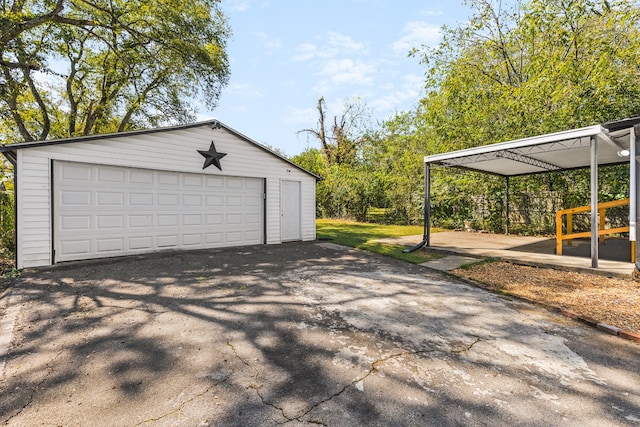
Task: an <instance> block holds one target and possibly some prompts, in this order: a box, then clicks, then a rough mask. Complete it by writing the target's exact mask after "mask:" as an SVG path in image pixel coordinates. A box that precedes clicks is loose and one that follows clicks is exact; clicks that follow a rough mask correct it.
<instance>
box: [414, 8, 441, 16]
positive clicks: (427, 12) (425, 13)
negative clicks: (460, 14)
mask: <svg viewBox="0 0 640 427" xmlns="http://www.w3.org/2000/svg"><path fill="white" fill-rule="evenodd" d="M420 15H423V16H442V15H444V13H443V12H442V11H441V10H434V9H427V10H423V11H422V12H420Z"/></svg>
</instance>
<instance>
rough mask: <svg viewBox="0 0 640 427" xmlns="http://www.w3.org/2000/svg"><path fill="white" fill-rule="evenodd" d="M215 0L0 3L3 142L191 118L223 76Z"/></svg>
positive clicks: (224, 29)
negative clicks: (194, 102) (195, 103)
mask: <svg viewBox="0 0 640 427" xmlns="http://www.w3.org/2000/svg"><path fill="white" fill-rule="evenodd" d="M218 3H219V0H196V1H192V2H183V1H179V0H158V1H153V2H147V1H142V0H109V1H105V0H37V1H35V0H26V1H25V0H12V1H4V2H2V4H1V5H0V30H1V32H0V33H1V34H2V35H1V36H0V55H1V57H0V100H1V103H2V109H1V110H0V134H1V135H2V137H3V139H4V140H5V142H14V141H32V140H36V139H39V140H42V139H46V138H50V137H67V136H76V135H87V134H92V133H104V132H111V131H123V130H127V129H131V128H141V127H147V126H156V125H159V124H165V123H172V122H185V121H188V120H191V119H193V110H192V109H191V108H190V106H189V105H188V103H187V102H186V101H185V100H186V99H188V98H189V97H192V96H198V95H200V96H201V97H203V98H204V100H205V102H206V103H207V104H208V105H210V106H214V105H215V103H216V101H217V99H218V96H219V94H220V90H221V88H222V87H223V86H224V85H225V84H226V83H227V80H228V74H229V70H228V60H227V55H226V52H225V48H226V41H227V38H228V37H229V34H230V29H229V27H228V25H227V22H226V18H225V16H224V15H223V13H222V12H221V10H220V9H219V7H218Z"/></svg>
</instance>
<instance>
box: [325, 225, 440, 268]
mask: <svg viewBox="0 0 640 427" xmlns="http://www.w3.org/2000/svg"><path fill="white" fill-rule="evenodd" d="M437 231H440V230H437V229H435V230H434V229H431V232H437ZM316 233H317V237H318V239H331V240H332V241H333V242H334V243H339V244H341V245H345V246H351V247H352V248H358V249H364V250H367V251H370V252H375V253H377V254H381V255H386V256H389V257H393V258H397V259H401V260H404V261H408V262H411V263H414V264H421V263H423V262H427V261H431V260H434V259H438V258H441V257H442V255H441V254H439V253H437V252H434V251H431V250H429V249H420V250H417V251H415V252H411V253H408V254H405V253H403V252H402V251H403V249H406V248H407V247H406V246H404V245H397V244H387V243H381V242H376V241H375V240H378V239H384V238H389V237H403V236H418V235H419V236H422V233H423V229H422V226H420V225H383V224H369V223H362V222H355V221H346V220H338V219H318V220H317V221H316ZM418 243H420V237H418V238H416V241H415V244H418Z"/></svg>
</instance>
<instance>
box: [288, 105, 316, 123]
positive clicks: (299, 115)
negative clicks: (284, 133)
mask: <svg viewBox="0 0 640 427" xmlns="http://www.w3.org/2000/svg"><path fill="white" fill-rule="evenodd" d="M317 114H318V113H317V111H316V109H314V108H296V107H289V108H287V111H286V112H285V116H284V117H283V118H282V121H283V122H285V123H291V124H302V125H305V126H311V125H313V124H314V123H315V121H316V120H317V119H318V118H317Z"/></svg>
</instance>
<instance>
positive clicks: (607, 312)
mask: <svg viewBox="0 0 640 427" xmlns="http://www.w3.org/2000/svg"><path fill="white" fill-rule="evenodd" d="M452 273H454V274H456V275H458V276H461V277H466V278H468V279H472V280H475V281H477V282H480V283H484V284H487V285H491V286H495V288H496V289H497V290H499V291H504V292H507V293H509V294H512V295H516V296H520V297H524V298H527V299H530V300H533V301H538V302H540V303H543V304H547V305H552V306H556V307H561V308H564V309H568V310H571V311H574V312H576V313H578V314H580V315H583V316H587V317H590V318H593V319H595V320H597V321H598V322H602V323H607V324H609V325H612V326H616V327H618V328H622V329H626V330H629V331H631V332H635V333H640V283H638V282H636V281H633V280H631V279H620V278H608V277H603V276H598V275H595V274H588V273H573V272H566V271H558V270H552V269H548V268H539V267H530V266H524V265H516V264H511V263H508V262H489V263H481V264H475V265H472V266H470V267H468V268H459V269H456V270H453V271H452Z"/></svg>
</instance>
